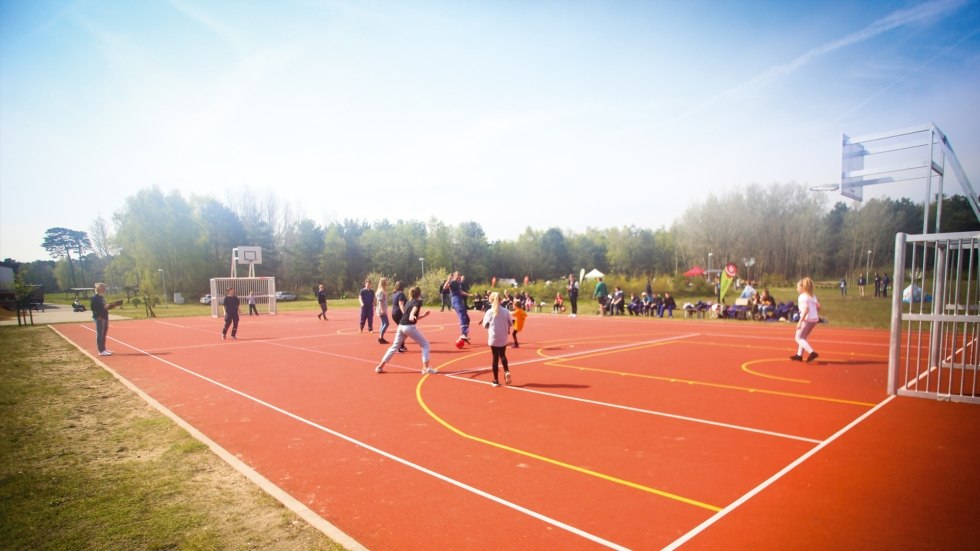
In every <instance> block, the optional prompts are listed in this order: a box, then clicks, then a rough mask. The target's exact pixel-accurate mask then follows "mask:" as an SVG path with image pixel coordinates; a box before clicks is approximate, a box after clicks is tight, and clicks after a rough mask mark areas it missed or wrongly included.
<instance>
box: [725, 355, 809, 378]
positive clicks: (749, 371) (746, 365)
mask: <svg viewBox="0 0 980 551" xmlns="http://www.w3.org/2000/svg"><path fill="white" fill-rule="evenodd" d="M767 362H781V363H786V360H784V359H781V358H775V359H768V360H752V361H751V362H745V363H744V364H742V371H744V372H746V373H748V374H750V375H755V376H757V377H765V378H766V379H775V380H777V381H788V382H791V383H806V384H810V383H811V382H812V381H808V380H806V379H791V378H789V377H777V376H776V375H767V374H765V373H759V372H758V371H752V370H751V369H749V366H750V365H752V364H761V363H767Z"/></svg>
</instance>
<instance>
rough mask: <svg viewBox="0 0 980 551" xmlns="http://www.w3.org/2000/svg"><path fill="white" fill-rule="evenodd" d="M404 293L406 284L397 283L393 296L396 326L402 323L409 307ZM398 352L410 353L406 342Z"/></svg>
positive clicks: (392, 302) (392, 311)
mask: <svg viewBox="0 0 980 551" xmlns="http://www.w3.org/2000/svg"><path fill="white" fill-rule="evenodd" d="M404 291H405V284H404V283H402V282H401V281H396V282H395V292H394V293H392V294H391V321H393V322H395V325H398V324H400V323H401V321H402V315H403V314H404V312H405V308H407V307H408V297H406V296H405V292H404ZM396 329H397V327H396ZM398 351H399V352H408V348H407V347H406V346H405V343H404V342H402V345H401V347H399V348H398Z"/></svg>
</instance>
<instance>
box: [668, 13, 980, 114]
mask: <svg viewBox="0 0 980 551" xmlns="http://www.w3.org/2000/svg"><path fill="white" fill-rule="evenodd" d="M967 1H968V0H935V1H932V2H926V3H923V4H919V5H917V6H913V7H911V8H907V9H902V10H898V11H894V12H892V13H889V14H888V15H886V16H885V17H882V18H881V19H878V20H876V21H873V22H872V23H871V24H869V25H867V26H866V27H864V28H862V29H859V30H858V31H856V32H853V33H851V34H848V35H846V36H844V37H842V38H839V39H837V40H832V41H830V42H827V43H824V44H821V45H819V46H817V47H815V48H812V49H810V50H809V51H807V52H805V53H803V54H802V55H800V56H798V57H796V58H794V59H792V60H791V61H789V62H787V63H783V64H781V65H775V66H773V67H770V68H769V69H767V70H765V71H763V72H762V73H760V74H758V75H756V76H755V77H753V78H751V79H749V80H747V81H745V82H742V83H741V84H738V85H737V86H735V87H733V88H729V89H728V90H724V91H722V92H720V93H718V94H716V95H714V96H712V97H710V98H708V99H707V100H705V101H704V102H702V103H701V104H699V105H697V106H695V107H693V108H691V109H689V110H687V111H685V112H683V113H681V114H680V115H678V116H676V117H674V118H673V119H672V120H670V121H669V123H668V124H671V123H677V122H680V121H682V120H684V119H687V118H689V117H691V116H693V115H696V114H697V113H700V112H702V111H704V110H706V109H708V108H710V107H712V106H714V105H717V104H719V103H722V102H724V101H727V100H730V99H733V98H737V97H741V96H744V95H746V94H749V93H751V92H753V91H756V90H760V89H762V88H765V87H767V86H769V85H771V84H773V83H774V82H776V81H779V80H780V79H783V78H785V77H786V76H787V75H790V74H792V73H794V72H796V71H798V70H799V69H801V68H802V67H804V66H806V65H808V64H809V63H811V62H813V61H815V60H817V59H819V58H820V57H822V56H825V55H827V54H830V53H832V52H835V51H837V50H840V49H842V48H846V47H848V46H853V45H855V44H860V43H862V42H865V41H868V40H871V39H873V38H875V37H877V36H880V35H882V34H884V33H887V32H889V31H892V30H894V29H898V28H902V27H907V26H910V25H915V24H920V23H931V22H934V21H935V20H938V19H941V18H943V17H946V16H948V15H950V14H951V13H953V12H955V11H957V10H958V9H960V8H961V7H962V6H964V5H965V4H966V3H967Z"/></svg>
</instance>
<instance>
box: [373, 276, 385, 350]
mask: <svg viewBox="0 0 980 551" xmlns="http://www.w3.org/2000/svg"><path fill="white" fill-rule="evenodd" d="M375 302H376V303H377V306H376V307H375V308H374V312H375V313H376V314H378V319H379V320H381V328H380V330H379V333H380V335H379V336H378V343H379V344H388V341H386V340H385V331H387V330H388V278H386V277H383V278H381V279H379V280H378V292H377V294H376V295H375Z"/></svg>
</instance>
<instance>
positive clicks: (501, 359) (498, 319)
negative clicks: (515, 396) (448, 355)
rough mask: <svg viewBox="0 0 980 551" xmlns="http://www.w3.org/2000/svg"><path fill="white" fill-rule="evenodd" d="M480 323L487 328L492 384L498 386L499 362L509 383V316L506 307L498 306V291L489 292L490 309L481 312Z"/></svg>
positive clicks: (505, 379)
mask: <svg viewBox="0 0 980 551" xmlns="http://www.w3.org/2000/svg"><path fill="white" fill-rule="evenodd" d="M515 312H516V310H515ZM481 325H483V327H485V328H487V329H488V330H489V331H488V332H487V344H488V345H490V353H491V358H492V359H491V362H492V363H491V366H492V368H493V386H500V379H498V378H497V374H498V373H499V371H498V370H499V364H503V366H504V381H505V382H506V383H507V384H510V368H509V366H508V364H507V333H509V332H510V327H511V317H510V312H508V311H507V309H506V308H501V307H500V293H498V292H496V291H494V292H493V293H490V309H489V310H487V312H486V313H485V314H483V323H482V324H481ZM515 334H516V333H515ZM515 346H516V342H515Z"/></svg>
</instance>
